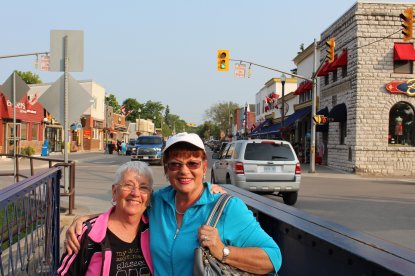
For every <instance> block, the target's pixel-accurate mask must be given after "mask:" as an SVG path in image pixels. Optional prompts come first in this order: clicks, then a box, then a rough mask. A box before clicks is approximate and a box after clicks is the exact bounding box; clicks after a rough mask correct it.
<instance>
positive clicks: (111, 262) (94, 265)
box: [57, 162, 153, 275]
mask: <svg viewBox="0 0 415 276" xmlns="http://www.w3.org/2000/svg"><path fill="white" fill-rule="evenodd" d="M152 188H153V174H152V171H151V169H150V168H149V167H148V165H147V164H146V163H144V162H128V163H125V164H123V165H121V166H120V167H119V168H118V170H117V172H116V173H115V182H114V184H113V185H112V201H113V205H114V206H113V207H112V208H110V209H109V210H108V211H107V212H106V213H103V214H101V215H100V216H98V217H97V218H93V219H90V220H88V221H87V222H86V223H85V224H84V225H83V229H82V234H81V235H80V236H79V241H80V250H79V252H78V253H75V254H72V252H71V253H68V252H65V253H64V254H63V256H62V259H61V263H60V266H59V269H58V271H57V273H58V275H99V274H100V273H99V272H100V271H101V272H102V275H150V272H151V273H152V271H153V268H152V261H151V255H150V248H149V230H148V219H147V218H146V216H145V215H144V211H145V210H146V209H147V207H148V205H149V204H150V200H151V191H152ZM120 256H122V257H120ZM127 260H128V262H126V261H127ZM126 264H128V265H126Z"/></svg>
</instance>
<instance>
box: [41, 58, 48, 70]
mask: <svg viewBox="0 0 415 276" xmlns="http://www.w3.org/2000/svg"><path fill="white" fill-rule="evenodd" d="M39 69H40V71H49V69H50V68H49V56H41V57H40V66H39Z"/></svg>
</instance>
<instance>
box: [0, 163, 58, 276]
mask: <svg viewBox="0 0 415 276" xmlns="http://www.w3.org/2000/svg"><path fill="white" fill-rule="evenodd" d="M61 175H62V171H61V168H59V167H58V168H51V169H49V170H47V171H45V172H42V173H39V174H37V175H34V176H31V177H29V178H27V179H25V180H23V181H20V182H17V183H15V184H12V185H10V186H8V187H6V188H4V189H1V190H0V275H2V276H3V275H55V274H56V270H57V267H58V264H59V220H60V217H59V201H60V197H59V191H60V179H61Z"/></svg>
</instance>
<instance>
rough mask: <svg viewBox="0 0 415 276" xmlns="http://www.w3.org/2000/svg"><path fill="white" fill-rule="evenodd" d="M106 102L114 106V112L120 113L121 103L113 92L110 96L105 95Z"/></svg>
mask: <svg viewBox="0 0 415 276" xmlns="http://www.w3.org/2000/svg"><path fill="white" fill-rule="evenodd" d="M105 102H106V104H107V105H109V106H112V108H113V111H114V113H120V112H121V110H120V105H119V104H118V101H117V98H115V96H114V95H113V94H110V95H109V96H108V97H105Z"/></svg>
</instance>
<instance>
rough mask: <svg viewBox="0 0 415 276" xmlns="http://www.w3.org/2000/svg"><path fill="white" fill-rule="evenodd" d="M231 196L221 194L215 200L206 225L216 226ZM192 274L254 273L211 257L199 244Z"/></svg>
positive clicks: (242, 275) (247, 275) (246, 274)
mask: <svg viewBox="0 0 415 276" xmlns="http://www.w3.org/2000/svg"><path fill="white" fill-rule="evenodd" d="M231 197H232V196H230V195H228V194H223V195H221V196H220V198H219V199H218V201H216V203H215V206H213V209H212V211H211V212H210V214H209V217H208V219H207V221H206V224H207V225H210V226H212V227H216V224H217V223H218V221H219V219H220V216H221V215H222V212H223V210H224V209H225V206H226V204H227V203H228V201H229V199H231ZM193 275H195V276H216V275H232V276H233V275H235V276H239V275H241V276H250V275H256V274H252V273H249V272H246V271H242V270H240V269H238V268H236V267H233V266H231V265H229V264H225V263H222V262H221V261H220V260H218V259H216V258H215V257H213V256H212V255H211V254H210V252H209V249H208V248H204V247H202V246H199V247H198V248H196V249H195V252H194V265H193Z"/></svg>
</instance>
